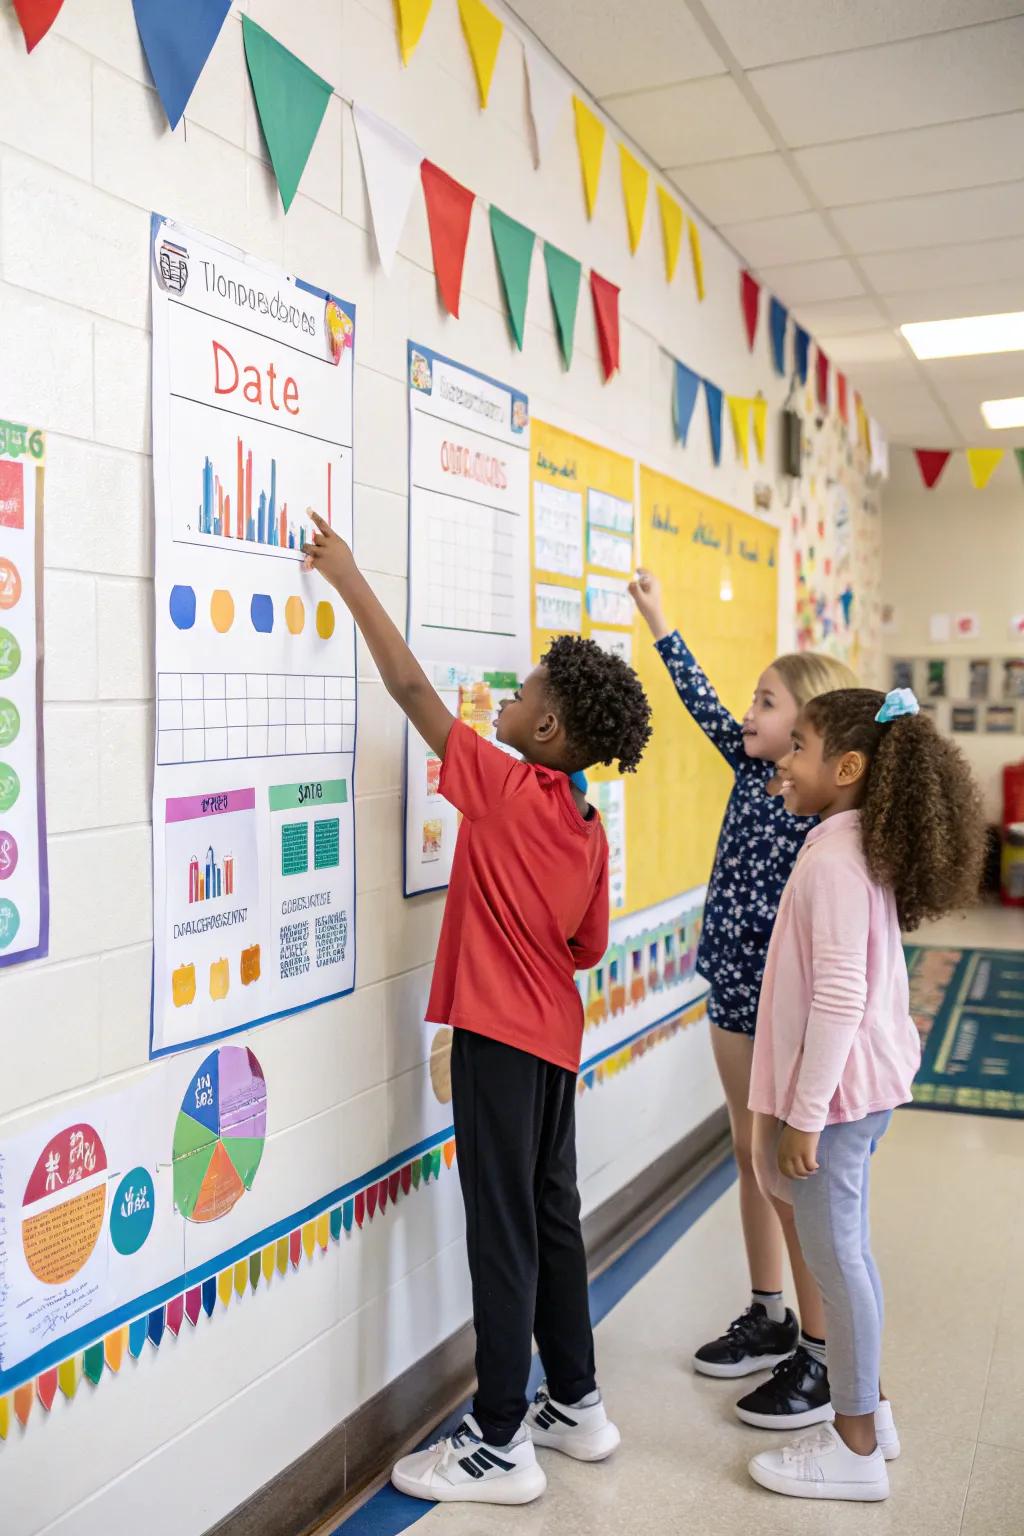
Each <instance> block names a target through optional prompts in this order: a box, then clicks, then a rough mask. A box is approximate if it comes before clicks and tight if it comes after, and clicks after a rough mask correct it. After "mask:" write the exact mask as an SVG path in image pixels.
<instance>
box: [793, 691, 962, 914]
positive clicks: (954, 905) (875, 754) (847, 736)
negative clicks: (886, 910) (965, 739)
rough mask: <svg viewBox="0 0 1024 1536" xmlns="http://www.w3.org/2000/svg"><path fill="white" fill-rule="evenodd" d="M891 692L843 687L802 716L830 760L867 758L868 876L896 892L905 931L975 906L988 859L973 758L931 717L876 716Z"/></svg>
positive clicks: (863, 813) (864, 811) (863, 821)
mask: <svg viewBox="0 0 1024 1536" xmlns="http://www.w3.org/2000/svg"><path fill="white" fill-rule="evenodd" d="M884 702H885V695H884V694H883V693H876V692H875V690H874V689H873V688H842V689H839V690H838V691H837V692H835V693H826V694H822V695H821V696H820V697H819V698H816V699H812V700H811V702H810V703H809V704H808V705H807V706H806V708H805V710H804V718H805V719H806V720H807V721H809V723H810V724H811V725H812V726H813V727H814V729H815V730H816V731H817V732H818V734H819V736H820V737H821V739H822V749H823V752H824V755H825V757H826V759H828V758H833V757H838V756H840V755H841V754H842V753H844V752H861V753H863V755H864V756H865V757H866V758H867V759H868V762H869V764H870V766H869V769H868V780H867V788H866V791H865V796H864V802H863V804H862V806H861V833H862V836H863V839H864V854H865V857H866V859H867V865H868V870H869V872H870V874H871V878H872V879H873V880H876V881H877V882H878V884H879V885H888V886H891V887H892V889H893V892H894V894H895V896H896V910H897V913H898V914H899V919H900V923H901V924H902V926H903V927H904V929H906V930H907V931H908V932H909V931H912V930H913V929H915V928H917V927H919V926H920V924H921V923H922V922H923V921H924V919H925V918H927V917H942V916H944V914H945V913H947V912H954V911H957V910H958V909H960V908H963V907H967V906H970V905H971V904H972V903H973V902H975V901H977V899H978V895H979V888H980V885H981V874H982V868H983V865H984V860H985V838H986V829H985V816H984V812H983V809H982V802H981V794H980V792H979V790H978V786H977V784H976V783H975V780H974V776H973V774H972V773H971V770H970V768H969V767H968V764H967V759H966V758H965V757H964V755H963V753H962V752H961V751H960V749H959V747H957V746H956V745H955V744H954V743H953V742H951V741H948V740H947V739H946V737H944V736H940V735H939V732H938V731H937V730H936V729H935V726H934V725H933V724H932V722H931V720H929V719H928V717H927V715H901V716H900V717H899V718H898V719H896V720H891V721H889V722H888V723H887V724H885V725H880V724H879V723H878V721H877V720H876V719H875V716H876V715H877V714H878V712H879V710H880V709H881V707H882V705H883V703H884Z"/></svg>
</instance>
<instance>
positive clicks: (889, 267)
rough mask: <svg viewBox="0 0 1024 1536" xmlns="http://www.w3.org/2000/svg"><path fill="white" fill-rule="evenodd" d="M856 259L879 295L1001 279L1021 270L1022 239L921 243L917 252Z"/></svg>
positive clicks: (1022, 265) (1023, 267)
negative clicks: (961, 242)
mask: <svg viewBox="0 0 1024 1536" xmlns="http://www.w3.org/2000/svg"><path fill="white" fill-rule="evenodd" d="M860 261H861V265H862V267H863V268H864V271H865V273H866V274H867V278H868V281H869V282H870V283H871V284H872V285H873V286H874V287H875V289H876V290H877V291H878V292H879V293H881V294H887V293H905V292H907V291H909V290H911V289H913V288H915V287H916V288H919V289H924V288H952V287H955V286H958V285H959V284H962V283H972V282H975V283H987V282H988V283H991V282H1002V281H1006V280H1008V279H1012V278H1014V277H1016V276H1017V275H1018V274H1019V273H1020V272H1021V271H1022V270H1024V239H1016V240H983V241H981V242H980V243H979V244H978V245H940V246H922V248H921V249H920V250H918V251H893V252H891V253H889V254H888V255H880V256H862V257H861V258H860Z"/></svg>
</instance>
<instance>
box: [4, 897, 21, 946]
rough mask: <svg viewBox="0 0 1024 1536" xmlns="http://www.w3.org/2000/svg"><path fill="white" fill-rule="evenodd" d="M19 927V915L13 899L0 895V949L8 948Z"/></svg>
mask: <svg viewBox="0 0 1024 1536" xmlns="http://www.w3.org/2000/svg"><path fill="white" fill-rule="evenodd" d="M20 927H21V916H20V914H19V912H18V909H17V907H16V906H15V905H14V902H13V901H8V900H7V897H6V896H0V950H2V949H8V948H9V947H10V945H12V944H13V943H14V940H15V938H16V937H17V933H18V929H19V928H20Z"/></svg>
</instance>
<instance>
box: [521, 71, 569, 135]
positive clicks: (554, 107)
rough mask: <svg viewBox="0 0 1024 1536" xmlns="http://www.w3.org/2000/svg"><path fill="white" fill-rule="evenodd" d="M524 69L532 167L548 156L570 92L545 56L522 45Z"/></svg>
mask: <svg viewBox="0 0 1024 1536" xmlns="http://www.w3.org/2000/svg"><path fill="white" fill-rule="evenodd" d="M523 68H524V69H525V70H526V85H527V93H526V94H527V100H528V102H529V106H530V126H531V128H532V129H533V134H532V138H533V143H532V145H531V148H532V150H533V163H534V165H540V163H541V161H542V160H543V158H544V156H545V155H546V154H547V152H548V146H549V145H550V143H551V137H552V134H553V133H554V131H555V129H556V127H557V126H558V119H559V118H560V117H561V115H562V112H563V110H564V109H565V102H566V97H567V95H568V92H567V90H566V86H565V81H564V80H563V79H562V76H561V75H560V74H559V73H558V71H557V70H556V69H555V67H554V65H553V64H551V63H550V61H549V60H548V56H547V54H546V53H542V52H541V50H540V49H539V48H534V47H533V46H532V45H531V44H530V43H524V44H523Z"/></svg>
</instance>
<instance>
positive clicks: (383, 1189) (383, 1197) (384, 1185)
mask: <svg viewBox="0 0 1024 1536" xmlns="http://www.w3.org/2000/svg"><path fill="white" fill-rule="evenodd" d="M387 1203H388V1181H387V1179H381V1181H380V1183H379V1184H378V1185H377V1205H378V1207H379V1209H380V1210H381V1212H383V1211H385V1210H386V1209H387Z"/></svg>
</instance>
